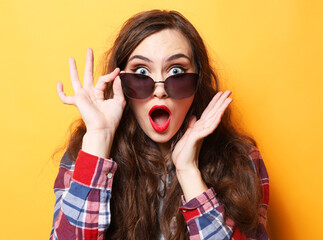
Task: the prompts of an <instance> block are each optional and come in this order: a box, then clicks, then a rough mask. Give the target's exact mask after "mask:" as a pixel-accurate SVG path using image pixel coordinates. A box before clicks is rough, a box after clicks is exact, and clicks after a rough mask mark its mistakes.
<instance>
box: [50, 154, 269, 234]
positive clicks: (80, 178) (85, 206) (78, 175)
mask: <svg viewBox="0 0 323 240" xmlns="http://www.w3.org/2000/svg"><path fill="white" fill-rule="evenodd" d="M250 166H251V168H252V169H253V170H254V171H255V172H256V173H257V175H258V176H259V178H260V180H261V183H262V187H263V192H264V199H263V203H262V205H261V207H260V210H259V217H260V224H259V226H258V230H257V233H256V237H248V238H247V237H246V236H245V235H244V234H242V233H241V232H240V231H239V229H238V228H236V227H235V224H234V222H233V221H232V220H230V219H226V220H224V217H223V215H224V208H223V205H222V204H221V203H219V202H218V200H217V198H216V193H215V191H214V190H213V188H210V189H208V190H207V191H206V192H204V193H203V194H201V195H200V196H197V197H196V198H194V199H192V200H191V201H189V202H185V200H184V198H183V197H182V201H183V206H182V207H181V208H180V209H179V210H180V211H181V212H182V214H183V216H184V218H185V220H186V222H187V226H188V229H189V232H190V239H191V240H195V239H196V240H199V239H221V240H222V239H228V240H229V239H232V240H247V239H248V240H252V239H257V240H265V239H266V240H267V239H268V236H267V232H266V229H265V226H266V212H267V206H268V199H269V182H268V174H267V171H266V168H265V165H264V162H263V160H262V158H261V155H260V153H259V151H258V150H257V149H256V148H253V149H252V151H251V153H250ZM116 169H117V164H116V163H115V162H114V161H112V160H111V159H104V158H99V157H96V156H93V155H90V154H88V153H85V152H83V151H80V153H79V156H78V159H77V161H76V163H75V162H73V161H71V160H70V159H69V158H68V156H67V154H65V155H64V157H63V158H62V161H61V164H60V168H59V173H58V176H57V178H56V181H55V185H54V192H55V194H56V203H55V212H54V219H53V228H52V232H51V236H50V239H51V240H56V239H59V240H63V239H66V240H67V239H68V240H71V239H86V240H90V239H91V240H92V239H93V240H95V239H104V235H105V231H106V230H107V228H108V227H109V224H110V220H111V215H110V199H111V188H112V183H113V176H114V173H115V171H116Z"/></svg>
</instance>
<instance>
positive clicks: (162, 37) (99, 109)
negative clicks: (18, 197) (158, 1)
mask: <svg viewBox="0 0 323 240" xmlns="http://www.w3.org/2000/svg"><path fill="white" fill-rule="evenodd" d="M69 65H70V72H71V83H72V86H73V89H74V91H75V96H66V95H65V94H64V91H63V86H62V83H58V85H57V91H58V95H59V97H60V99H61V100H62V102H63V103H64V104H70V105H75V106H76V107H77V108H78V109H79V111H80V113H81V116H82V120H81V121H80V124H79V125H78V126H77V128H76V130H75V132H74V134H73V135H72V137H71V139H70V141H69V145H68V148H67V153H66V154H65V155H64V157H63V159H62V162H61V166H60V171H59V174H58V177H57V179H56V182H55V187H54V188H55V193H56V197H57V200H56V205H55V214H54V223H53V230H52V234H51V239H188V238H190V239H247V238H250V239H254V238H256V239H268V237H267V233H266V229H265V222H266V208H267V203H268V176H267V173H266V169H265V167H264V164H263V161H262V159H261V156H260V154H259V152H258V150H257V149H256V148H255V146H256V144H255V142H254V141H253V140H252V139H251V138H249V137H246V136H243V135H241V134H239V133H238V132H237V131H236V130H235V129H234V127H233V126H232V124H231V120H230V112H229V109H228V106H229V104H230V102H231V101H232V99H231V98H230V97H229V96H230V94H231V92H230V91H226V92H224V93H223V92H220V91H219V87H218V86H219V85H218V82H217V78H216V75H215V73H214V72H213V70H212V68H211V66H210V63H209V58H208V55H207V51H206V49H205V46H204V43H203V40H202V39H201V37H200V36H199V34H198V32H197V31H196V30H195V28H194V27H193V26H192V25H191V24H190V23H189V22H188V20H186V19H185V18H184V17H183V16H182V15H181V14H179V13H178V12H174V11H170V12H167V11H159V10H153V11H148V12H143V13H139V14H137V15H135V16H133V17H132V18H131V19H129V20H128V21H127V22H126V23H125V24H124V26H123V27H122V29H121V31H120V33H119V35H118V37H117V38H116V40H115V43H114V45H113V46H112V48H111V49H110V51H108V52H107V53H106V54H105V58H104V60H103V76H101V77H100V78H99V79H98V82H97V84H96V85H95V87H93V53H92V50H91V49H88V50H87V59H86V66H85V73H84V80H83V86H82V85H81V83H80V80H79V77H78V73H77V70H76V64H75V61H74V59H69ZM117 168H118V169H117ZM112 186H113V187H112Z"/></svg>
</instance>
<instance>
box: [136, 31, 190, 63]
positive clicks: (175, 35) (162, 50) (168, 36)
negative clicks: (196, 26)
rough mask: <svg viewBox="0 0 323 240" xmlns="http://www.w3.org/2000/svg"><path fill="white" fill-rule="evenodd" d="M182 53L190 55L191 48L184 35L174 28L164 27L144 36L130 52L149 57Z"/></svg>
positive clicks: (154, 57)
mask: <svg viewBox="0 0 323 240" xmlns="http://www.w3.org/2000/svg"><path fill="white" fill-rule="evenodd" d="M177 53H183V54H185V55H187V56H189V57H192V49H191V46H190V44H189V42H188V40H187V39H186V38H185V37H184V35H183V34H182V33H181V32H180V31H178V30H174V29H165V30H162V31H160V32H157V33H154V34H152V35H150V36H148V37H147V38H145V39H144V40H143V41H142V42H141V43H140V44H139V45H138V46H137V47H136V48H135V50H134V51H133V52H132V53H131V55H130V58H131V56H134V55H144V56H145V57H149V58H150V59H164V58H167V56H171V55H173V54H177Z"/></svg>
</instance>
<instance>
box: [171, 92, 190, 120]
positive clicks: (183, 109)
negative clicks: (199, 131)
mask: <svg viewBox="0 0 323 240" xmlns="http://www.w3.org/2000/svg"><path fill="white" fill-rule="evenodd" d="M182 101H183V102H181V103H179V104H176V105H177V106H176V108H175V109H176V110H175V112H174V117H175V118H176V119H174V120H175V121H176V125H179V126H181V125H182V124H183V121H184V119H185V117H186V115H187V112H188V110H189V109H190V107H191V105H192V103H193V97H192V98H189V99H185V100H182Z"/></svg>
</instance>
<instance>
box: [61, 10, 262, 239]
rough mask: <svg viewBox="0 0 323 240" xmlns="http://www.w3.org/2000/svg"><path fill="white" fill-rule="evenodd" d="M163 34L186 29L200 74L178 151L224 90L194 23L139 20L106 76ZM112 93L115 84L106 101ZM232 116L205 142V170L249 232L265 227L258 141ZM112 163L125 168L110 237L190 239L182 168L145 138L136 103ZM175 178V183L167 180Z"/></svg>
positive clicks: (72, 147)
mask: <svg viewBox="0 0 323 240" xmlns="http://www.w3.org/2000/svg"><path fill="white" fill-rule="evenodd" d="M163 29H174V30H178V31H179V32H181V33H182V34H183V36H184V37H186V38H187V40H188V42H189V43H190V46H191V48H192V53H193V56H194V62H195V63H196V67H197V69H198V72H199V75H200V80H199V81H200V82H199V86H198V89H197V92H196V95H195V98H194V101H193V103H192V106H191V108H190V110H189V111H188V113H187V116H186V118H185V120H184V123H183V124H182V126H181V128H180V130H179V131H178V132H177V133H176V135H175V136H174V137H173V138H172V140H171V141H172V148H171V150H172V149H173V147H174V146H175V144H176V143H177V141H178V140H179V139H180V138H181V136H183V134H184V132H185V130H186V128H187V124H188V119H190V117H191V116H192V115H195V116H196V117H197V118H199V117H200V116H201V114H202V112H203V110H204V109H205V108H206V106H207V104H208V103H209V101H210V100H211V99H212V97H213V96H214V95H215V94H216V92H217V91H218V88H219V87H218V86H219V84H218V80H217V77H216V74H215V72H214V71H213V69H212V67H211V66H210V62H209V57H208V53H207V50H206V48H205V45H204V43H203V40H202V39H201V37H200V35H199V34H198V32H197V31H196V29H195V28H194V27H193V25H192V24H191V23H190V22H189V21H188V20H187V19H185V18H184V17H183V16H182V15H181V14H180V13H178V12H175V11H161V10H152V11H147V12H142V13H139V14H137V15H135V16H133V17H132V18H130V19H129V20H128V21H126V22H125V24H124V25H123V27H122V29H121V30H120V33H119V35H118V37H117V38H116V40H115V42H114V45H113V46H112V48H111V49H110V50H109V51H107V52H106V53H105V54H104V58H103V61H102V68H103V71H102V74H107V73H109V72H111V71H113V69H115V68H116V67H119V68H120V69H121V70H122V69H123V68H125V66H126V64H127V61H128V58H129V56H130V54H131V53H132V51H133V50H134V49H135V48H136V47H137V46H138V44H139V43H140V42H141V41H142V40H143V39H145V38H146V37H147V36H149V35H151V34H154V33H156V32H159V31H161V30H163ZM112 94H113V92H112V85H111V84H110V85H109V86H108V87H107V90H106V97H107V98H109V97H111V96H112ZM230 115H231V114H230V109H227V110H226V112H225V113H224V115H223V117H222V120H221V123H220V124H219V126H218V127H217V129H216V130H215V131H214V133H212V134H211V135H210V136H208V137H207V138H206V139H205V140H204V142H203V146H202V148H201V151H200V156H199V169H200V171H201V174H202V177H203V180H204V181H205V183H206V184H207V186H208V187H213V188H214V190H215V191H216V193H217V197H218V199H219V200H220V202H221V203H223V204H224V208H225V217H226V218H231V219H233V220H234V221H235V223H236V226H237V227H239V229H240V231H242V232H244V233H248V232H250V231H251V230H253V229H254V228H255V227H256V226H257V223H258V208H259V204H260V197H261V191H260V185H259V180H258V178H257V176H256V175H255V174H254V173H253V172H252V171H251V169H250V167H249V166H248V155H249V151H250V148H251V146H253V145H256V143H255V141H254V140H253V139H251V138H250V137H247V136H244V135H242V134H240V133H239V132H238V131H237V130H236V129H235V128H234V126H233V125H232V121H231V119H230ZM85 131H86V127H85V125H84V123H83V122H82V121H81V122H80V124H79V127H78V128H77V129H76V131H75V133H74V134H73V135H72V137H71V139H70V142H69V146H68V149H67V151H68V152H69V153H70V155H71V157H72V158H73V159H75V158H76V156H77V153H78V151H79V150H80V147H81V142H82V137H83V135H84V134H85ZM111 157H112V158H113V159H114V161H116V162H117V163H118V170H117V172H116V175H115V178H114V184H113V190H112V199H111V216H112V217H111V219H112V220H111V225H110V227H109V229H108V231H107V234H106V236H107V239H157V238H158V234H160V233H162V234H163V235H164V236H165V239H188V238H189V235H188V231H187V227H186V223H185V220H184V218H183V216H182V215H181V213H180V212H179V210H178V208H179V207H180V206H181V204H182V203H181V197H180V196H181V194H182V190H181V187H180V185H179V183H178V181H177V178H176V176H175V175H173V174H172V173H173V172H174V166H173V165H172V164H171V161H166V160H165V159H164V158H163V157H162V156H161V153H160V151H159V148H158V146H157V145H156V143H155V142H153V141H152V140H151V139H150V138H149V137H148V136H146V135H145V134H144V132H143V131H142V129H141V128H140V127H139V125H138V123H137V121H136V119H135V117H134V114H133V112H132V110H131V108H130V107H129V105H126V107H125V110H124V113H123V116H122V119H121V122H120V124H119V127H118V129H117V131H116V134H115V139H114V142H113V146H112V150H111ZM167 178H169V179H170V180H169V181H166V179H167ZM160 206H162V207H161V208H162V210H161V213H159V210H160Z"/></svg>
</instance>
